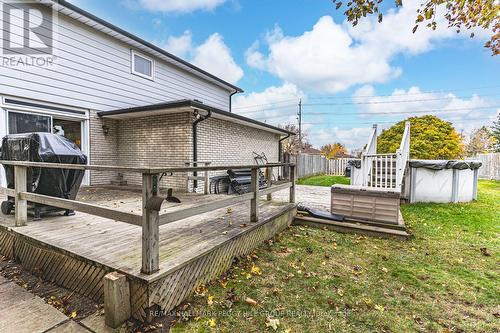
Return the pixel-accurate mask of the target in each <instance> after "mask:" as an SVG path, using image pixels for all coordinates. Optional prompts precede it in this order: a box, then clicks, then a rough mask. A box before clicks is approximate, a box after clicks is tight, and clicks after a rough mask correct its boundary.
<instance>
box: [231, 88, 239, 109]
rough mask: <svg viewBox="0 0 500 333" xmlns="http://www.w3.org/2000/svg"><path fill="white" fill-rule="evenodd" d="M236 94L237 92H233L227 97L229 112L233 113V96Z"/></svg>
mask: <svg viewBox="0 0 500 333" xmlns="http://www.w3.org/2000/svg"><path fill="white" fill-rule="evenodd" d="M238 92H239V91H238V90H235V91H234V92H232V93H231V94H230V95H229V112H233V95H236V94H237V93H238Z"/></svg>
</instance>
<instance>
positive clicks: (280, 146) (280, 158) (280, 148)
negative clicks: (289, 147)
mask: <svg viewBox="0 0 500 333" xmlns="http://www.w3.org/2000/svg"><path fill="white" fill-rule="evenodd" d="M289 137H290V133H288V134H287V136H285V137H284V138H281V139H279V141H278V162H280V163H281V162H283V141H284V140H286V139H288V138H289ZM284 172H285V168H284V167H283V170H282V172H281V174H282V175H284Z"/></svg>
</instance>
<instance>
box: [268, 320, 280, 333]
mask: <svg viewBox="0 0 500 333" xmlns="http://www.w3.org/2000/svg"><path fill="white" fill-rule="evenodd" d="M278 326H280V320H279V319H273V318H270V317H267V322H266V327H271V328H272V329H273V330H275V331H276V330H277V329H278Z"/></svg>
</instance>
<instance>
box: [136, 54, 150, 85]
mask: <svg viewBox="0 0 500 333" xmlns="http://www.w3.org/2000/svg"><path fill="white" fill-rule="evenodd" d="M132 74H135V75H139V76H142V77H144V78H147V79H150V80H154V61H153V60H152V59H150V58H147V57H145V56H143V55H142V54H139V53H137V52H135V51H132Z"/></svg>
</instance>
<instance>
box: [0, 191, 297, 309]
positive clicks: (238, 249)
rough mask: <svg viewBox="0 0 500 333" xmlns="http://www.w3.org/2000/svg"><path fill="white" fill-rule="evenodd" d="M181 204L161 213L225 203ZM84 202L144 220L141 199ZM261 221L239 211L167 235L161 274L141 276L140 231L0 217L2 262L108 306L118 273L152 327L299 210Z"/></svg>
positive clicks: (286, 208)
mask: <svg viewBox="0 0 500 333" xmlns="http://www.w3.org/2000/svg"><path fill="white" fill-rule="evenodd" d="M179 198H180V199H181V201H182V203H181V204H172V203H164V204H163V206H162V211H161V212H162V213H167V212H173V211H176V210H181V209H184V208H189V207H194V206H197V205H200V204H203V203H206V202H209V201H214V200H219V199H221V196H217V195H197V194H184V195H179ZM78 200H80V201H87V202H92V203H98V204H100V205H102V206H108V207H111V208H113V209H116V210H120V211H124V212H128V213H137V214H140V213H141V193H140V192H136V191H130V190H129V191H124V190H117V189H110V188H106V189H103V188H87V189H83V190H81V191H80V194H79V198H78ZM259 208H260V209H259V221H258V222H249V221H250V220H249V210H250V204H249V203H240V204H236V205H233V206H231V207H230V208H222V209H218V210H214V211H212V212H209V213H205V214H201V215H197V216H194V217H190V218H186V219H183V220H180V221H177V222H174V223H170V224H166V225H163V226H161V227H160V237H159V239H160V244H159V249H160V269H159V271H158V272H156V273H154V274H149V275H148V274H143V273H141V258H142V257H141V255H142V254H141V228H140V227H138V226H135V225H131V224H126V223H121V222H116V221H113V220H110V219H105V218H101V217H97V216H93V215H88V214H85V213H79V212H77V213H76V215H75V216H71V217H65V216H61V215H51V216H47V217H44V218H43V219H42V220H41V221H36V222H34V221H31V219H29V220H28V225H27V226H24V227H14V216H0V254H3V255H5V256H7V257H13V258H15V259H16V260H18V261H20V262H21V263H22V264H23V266H24V267H25V268H26V269H29V270H31V271H32V272H34V273H36V274H40V275H41V276H42V277H43V278H45V279H48V280H51V281H54V282H56V283H58V284H61V285H63V286H65V287H68V288H70V289H73V290H76V291H77V292H80V293H83V294H85V295H87V296H89V297H92V298H94V299H98V300H101V299H102V297H103V295H102V278H103V276H104V275H105V274H107V273H108V272H112V271H118V272H121V273H123V274H126V275H127V277H128V279H129V281H130V289H131V305H132V314H133V316H135V317H136V318H139V319H146V318H147V316H148V309H151V308H154V307H158V308H160V309H162V310H165V311H168V310H171V309H172V308H173V307H175V306H176V305H178V304H180V303H181V302H182V301H183V300H184V299H185V298H186V297H188V296H189V295H190V294H191V292H192V291H193V290H194V288H196V286H197V285H199V284H200V283H205V282H207V281H209V280H210V279H213V278H215V277H217V276H218V275H220V274H221V273H222V272H224V271H225V270H227V268H228V267H229V265H230V264H231V261H232V259H233V258H234V256H238V255H243V254H245V253H248V252H250V251H251V250H252V249H253V248H255V247H256V246H258V245H259V244H260V243H261V242H262V241H264V240H265V239H268V238H270V237H272V236H274V234H276V233H277V232H278V231H280V230H282V229H283V228H285V227H286V226H287V225H290V223H291V222H292V220H293V217H294V215H295V204H289V203H283V202H274V201H263V200H261V201H260V202H259Z"/></svg>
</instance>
